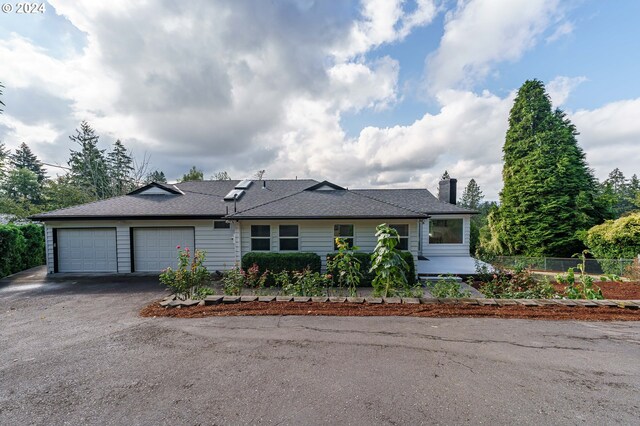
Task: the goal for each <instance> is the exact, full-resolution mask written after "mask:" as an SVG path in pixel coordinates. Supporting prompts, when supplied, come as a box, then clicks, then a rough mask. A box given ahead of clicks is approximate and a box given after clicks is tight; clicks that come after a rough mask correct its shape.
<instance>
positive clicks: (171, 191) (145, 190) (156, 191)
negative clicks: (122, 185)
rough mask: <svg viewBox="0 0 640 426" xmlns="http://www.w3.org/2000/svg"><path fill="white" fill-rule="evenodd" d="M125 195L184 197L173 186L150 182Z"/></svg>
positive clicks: (182, 193)
mask: <svg viewBox="0 0 640 426" xmlns="http://www.w3.org/2000/svg"><path fill="white" fill-rule="evenodd" d="M127 195H184V192H182V191H181V190H179V189H178V188H177V187H176V186H175V185H168V184H167V185H163V184H160V183H158V182H151V183H150V184H148V185H145V186H143V187H141V188H138V189H136V190H134V191H131V192H130V193H128V194H127Z"/></svg>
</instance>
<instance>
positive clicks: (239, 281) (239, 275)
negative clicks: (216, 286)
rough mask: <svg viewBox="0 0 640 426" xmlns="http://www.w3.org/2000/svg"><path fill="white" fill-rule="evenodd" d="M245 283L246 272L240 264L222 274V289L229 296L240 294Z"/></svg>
mask: <svg viewBox="0 0 640 426" xmlns="http://www.w3.org/2000/svg"><path fill="white" fill-rule="evenodd" d="M244 285H245V272H244V270H243V269H242V268H240V267H239V266H237V265H236V266H235V267H234V268H233V269H229V270H227V271H224V275H223V276H222V291H223V292H224V294H226V295H228V296H239V295H240V293H242V288H243V287H244Z"/></svg>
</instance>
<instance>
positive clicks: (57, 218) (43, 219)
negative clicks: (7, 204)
mask: <svg viewBox="0 0 640 426" xmlns="http://www.w3.org/2000/svg"><path fill="white" fill-rule="evenodd" d="M224 218H225V217H224V215H148V216H38V215H35V216H30V217H29V219H31V220H34V221H38V222H48V221H83V220H87V221H100V220H202V219H224Z"/></svg>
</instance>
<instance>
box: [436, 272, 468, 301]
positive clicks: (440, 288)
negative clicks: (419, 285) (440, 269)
mask: <svg viewBox="0 0 640 426" xmlns="http://www.w3.org/2000/svg"><path fill="white" fill-rule="evenodd" d="M427 289H428V290H429V292H430V293H431V295H432V296H433V297H437V298H456V299H457V298H461V297H471V292H470V291H469V290H468V289H465V290H462V288H461V285H460V282H459V281H457V280H456V279H455V278H454V277H451V276H447V277H443V276H442V275H441V276H440V277H439V280H438V281H436V282H432V283H429V284H427Z"/></svg>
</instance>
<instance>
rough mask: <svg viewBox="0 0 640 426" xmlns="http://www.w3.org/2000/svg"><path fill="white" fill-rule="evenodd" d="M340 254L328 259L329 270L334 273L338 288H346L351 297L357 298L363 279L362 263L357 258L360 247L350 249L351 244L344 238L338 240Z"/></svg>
mask: <svg viewBox="0 0 640 426" xmlns="http://www.w3.org/2000/svg"><path fill="white" fill-rule="evenodd" d="M335 242H336V246H337V247H338V253H336V254H335V255H334V256H333V257H331V258H329V259H327V269H328V270H331V271H334V273H335V276H336V279H337V282H338V286H340V287H346V288H347V290H348V293H349V296H351V297H356V296H357V295H358V294H357V288H358V285H360V280H361V279H362V276H363V275H362V272H360V267H361V262H360V260H359V259H358V258H357V257H356V256H355V251H357V250H359V249H360V247H358V246H353V247H349V243H348V242H347V241H346V240H345V239H343V238H339V237H338V238H336V240H335Z"/></svg>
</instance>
